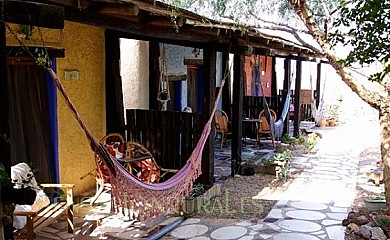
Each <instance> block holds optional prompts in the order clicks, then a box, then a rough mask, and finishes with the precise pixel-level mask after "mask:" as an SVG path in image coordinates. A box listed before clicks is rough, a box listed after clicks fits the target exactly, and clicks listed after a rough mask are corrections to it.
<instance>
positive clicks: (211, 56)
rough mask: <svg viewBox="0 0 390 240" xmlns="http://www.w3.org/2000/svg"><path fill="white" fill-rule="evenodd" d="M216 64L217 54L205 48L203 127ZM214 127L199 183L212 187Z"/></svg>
mask: <svg viewBox="0 0 390 240" xmlns="http://www.w3.org/2000/svg"><path fill="white" fill-rule="evenodd" d="M216 62H217V52H216V51H215V50H214V49H211V48H208V49H207V48H206V49H204V51H203V64H204V65H203V66H204V75H203V85H204V88H203V89H204V90H203V102H202V104H203V106H202V115H203V120H204V121H203V125H204V124H205V123H206V121H207V120H208V119H209V117H210V115H211V110H212V109H213V107H214V103H215V89H216V73H217V69H216ZM214 134H215V129H214V127H212V128H211V132H210V135H209V137H208V139H207V141H206V145H205V147H204V149H203V156H202V175H201V177H200V181H201V183H202V184H205V185H212V184H213V183H214Z"/></svg>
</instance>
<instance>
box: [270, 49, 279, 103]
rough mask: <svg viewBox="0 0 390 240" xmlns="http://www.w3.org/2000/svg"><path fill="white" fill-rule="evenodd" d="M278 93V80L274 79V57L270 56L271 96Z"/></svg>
mask: <svg viewBox="0 0 390 240" xmlns="http://www.w3.org/2000/svg"><path fill="white" fill-rule="evenodd" d="M277 95H278V81H277V79H276V57H275V56H273V57H272V80H271V96H272V97H276V96H277Z"/></svg>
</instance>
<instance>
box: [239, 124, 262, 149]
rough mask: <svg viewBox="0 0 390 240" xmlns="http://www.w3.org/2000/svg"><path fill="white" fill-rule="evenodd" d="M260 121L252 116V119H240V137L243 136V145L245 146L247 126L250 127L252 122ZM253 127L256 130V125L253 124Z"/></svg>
mask: <svg viewBox="0 0 390 240" xmlns="http://www.w3.org/2000/svg"><path fill="white" fill-rule="evenodd" d="M260 122H261V120H260V119H257V118H254V119H250V118H244V119H242V137H243V138H244V146H246V137H247V135H248V132H247V128H248V127H249V126H251V127H252V124H254V123H255V124H258V123H260ZM255 129H256V131H257V126H255Z"/></svg>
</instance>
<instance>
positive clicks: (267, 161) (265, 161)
mask: <svg viewBox="0 0 390 240" xmlns="http://www.w3.org/2000/svg"><path fill="white" fill-rule="evenodd" d="M261 162H262V163H263V165H264V166H270V165H272V163H274V159H273V158H263V159H261Z"/></svg>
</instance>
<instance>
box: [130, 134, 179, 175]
mask: <svg viewBox="0 0 390 240" xmlns="http://www.w3.org/2000/svg"><path fill="white" fill-rule="evenodd" d="M137 158H138V159H142V160H137ZM123 162H124V167H125V168H126V169H127V171H129V172H130V173H132V174H133V175H134V176H136V177H138V178H139V179H140V180H141V181H143V182H147V183H158V182H159V181H160V179H162V178H163V177H164V176H165V175H166V174H167V173H176V172H177V171H178V170H177V169H167V168H162V167H160V166H159V165H158V164H157V162H156V160H155V159H154V157H153V155H152V153H151V152H150V151H149V150H148V149H147V148H146V147H144V146H143V145H141V144H139V143H137V142H133V141H128V142H127V143H126V158H125V159H123Z"/></svg>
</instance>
